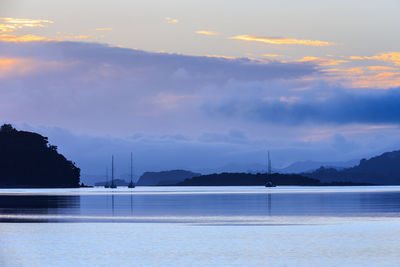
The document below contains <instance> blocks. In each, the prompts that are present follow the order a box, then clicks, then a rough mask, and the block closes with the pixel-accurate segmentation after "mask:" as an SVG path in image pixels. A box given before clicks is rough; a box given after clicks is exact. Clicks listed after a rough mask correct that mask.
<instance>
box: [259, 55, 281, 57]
mask: <svg viewBox="0 0 400 267" xmlns="http://www.w3.org/2000/svg"><path fill="white" fill-rule="evenodd" d="M263 57H283V55H277V54H264V55H263Z"/></svg>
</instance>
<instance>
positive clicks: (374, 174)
mask: <svg viewBox="0 0 400 267" xmlns="http://www.w3.org/2000/svg"><path fill="white" fill-rule="evenodd" d="M302 175H304V176H307V177H310V178H313V179H319V180H321V181H322V182H328V183H329V182H332V181H339V182H344V183H346V182H353V183H373V184H379V185H400V150H396V151H392V152H385V153H383V154H381V155H379V156H375V157H372V158H370V159H361V160H360V163H359V164H358V165H357V166H354V167H351V168H344V169H341V170H337V169H335V168H326V167H320V168H319V169H317V170H315V171H313V172H309V173H302Z"/></svg>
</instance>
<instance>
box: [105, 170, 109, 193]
mask: <svg viewBox="0 0 400 267" xmlns="http://www.w3.org/2000/svg"><path fill="white" fill-rule="evenodd" d="M104 188H110V184H109V183H108V168H107V169H106V184H105V185H104Z"/></svg>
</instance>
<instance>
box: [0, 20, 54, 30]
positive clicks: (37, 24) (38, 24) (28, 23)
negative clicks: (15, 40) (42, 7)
mask: <svg viewBox="0 0 400 267" xmlns="http://www.w3.org/2000/svg"><path fill="white" fill-rule="evenodd" d="M0 22H1V23H0V32H2V33H6V32H14V31H16V30H18V29H23V28H43V27H46V26H47V25H46V24H49V23H53V21H51V20H47V19H18V18H0Z"/></svg>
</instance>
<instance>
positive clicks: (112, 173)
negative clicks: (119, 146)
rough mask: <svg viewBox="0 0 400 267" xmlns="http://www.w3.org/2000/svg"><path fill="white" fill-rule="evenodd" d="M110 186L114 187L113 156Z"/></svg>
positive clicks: (112, 159)
mask: <svg viewBox="0 0 400 267" xmlns="http://www.w3.org/2000/svg"><path fill="white" fill-rule="evenodd" d="M111 185H114V155H112V156H111Z"/></svg>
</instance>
